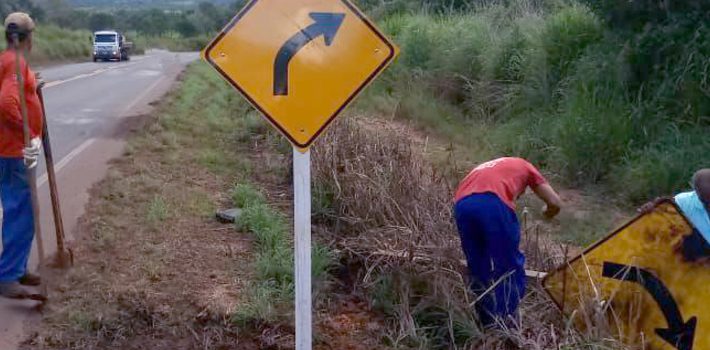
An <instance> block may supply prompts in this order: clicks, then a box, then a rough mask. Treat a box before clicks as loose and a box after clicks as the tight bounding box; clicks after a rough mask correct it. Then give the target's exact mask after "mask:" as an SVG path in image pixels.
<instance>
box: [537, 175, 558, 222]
mask: <svg viewBox="0 0 710 350" xmlns="http://www.w3.org/2000/svg"><path fill="white" fill-rule="evenodd" d="M533 191H534V192H535V194H536V195H537V196H538V197H540V199H542V200H543V201H544V202H545V209H544V212H543V215H544V216H545V218H547V219H552V218H553V217H555V216H556V215H557V214H559V213H560V209H561V208H562V199H560V196H559V195H558V194H557V192H555V190H554V189H553V188H552V186H550V184H548V183H544V184H541V185H538V186H535V187H533Z"/></svg>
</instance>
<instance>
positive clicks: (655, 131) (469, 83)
mask: <svg viewBox="0 0 710 350" xmlns="http://www.w3.org/2000/svg"><path fill="white" fill-rule="evenodd" d="M416 2H417V1H397V2H394V3H390V4H385V5H379V6H375V7H373V8H372V10H371V12H372V13H375V14H378V16H379V17H380V18H379V22H380V23H381V25H382V27H383V28H384V30H385V31H386V32H388V33H389V34H390V35H392V36H393V38H394V40H395V41H396V42H397V43H398V44H399V45H400V46H401V49H402V54H401V57H400V59H399V61H398V62H397V64H395V65H394V66H393V67H392V69H391V70H389V71H388V72H387V73H386V74H385V76H384V79H381V80H380V81H379V82H378V83H376V84H375V86H374V87H373V89H372V90H371V91H370V92H369V93H368V97H369V98H367V99H365V100H364V103H361V104H360V105H361V106H363V107H364V108H368V109H369V110H373V109H375V110H376V111H377V112H379V113H384V114H386V115H393V116H394V117H396V118H406V119H411V120H415V121H417V122H418V123H420V125H422V126H424V127H426V128H428V129H429V130H433V131H436V132H438V133H439V134H440V135H443V136H444V137H446V138H449V139H450V140H451V142H453V143H455V144H459V145H463V146H464V147H465V149H466V151H467V152H470V153H476V154H478V156H477V157H478V158H479V159H483V158H485V157H492V156H498V155H506V154H508V155H509V154H513V155H520V156H524V157H527V158H530V159H531V160H532V161H534V162H536V163H538V164H541V165H542V166H544V167H546V168H547V169H548V170H549V171H553V172H555V173H558V174H560V175H561V177H562V178H563V179H564V180H565V181H566V182H567V183H568V184H571V185H573V186H578V185H582V186H594V187H597V188H598V187H600V186H599V185H601V187H602V188H603V189H604V190H605V191H606V192H608V193H614V194H615V195H614V196H613V197H619V198H620V199H622V200H631V201H635V202H640V201H645V200H647V199H649V198H651V197H653V196H656V195H662V194H663V195H667V194H669V193H672V192H674V191H680V190H684V189H686V188H687V183H688V179H689V177H690V175H691V174H692V173H693V171H694V170H696V169H698V168H700V167H703V166H708V165H709V164H710V163H708V162H710V158H709V157H708V154H710V138H709V137H707V135H709V134H710V117H709V116H710V102H709V101H710V80H709V79H708V73H709V72H710V26H709V25H708V23H710V18H709V17H708V13H710V8H708V5H707V3H705V5H703V4H701V3H700V2H687V4H686V3H685V2H684V3H681V4H674V5H673V6H670V7H668V8H667V9H664V8H660V7H659V6H660V5H658V4H656V2H654V1H647V2H644V5H638V6H637V5H636V2H626V3H619V2H615V1H601V2H596V1H595V2H593V4H594V8H589V7H587V6H585V5H584V4H582V3H580V2H578V1H528V0H516V1H511V2H498V1H492V2H488V3H487V5H476V6H472V7H466V6H464V5H463V3H459V2H452V3H450V6H443V3H441V4H440V3H439V2H436V1H434V2H431V3H428V6H430V7H433V9H431V10H430V11H428V12H422V11H421V9H416V7H412V6H404V5H409V4H411V3H416ZM446 3H447V4H449V2H446ZM437 4H439V5H442V6H441V7H439V8H436V5H437ZM693 4H695V5H693ZM457 6H458V7H457ZM442 7H444V9H442Z"/></svg>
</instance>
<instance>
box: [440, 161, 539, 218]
mask: <svg viewBox="0 0 710 350" xmlns="http://www.w3.org/2000/svg"><path fill="white" fill-rule="evenodd" d="M545 183H547V180H545V178H544V177H543V176H542V174H540V171H539V170H537V168H535V167H534V166H533V165H532V164H530V163H529V162H528V161H527V160H525V159H522V158H514V157H505V158H498V159H494V160H491V161H489V162H486V163H483V164H481V165H479V166H477V167H476V168H475V169H473V170H472V171H471V172H470V173H469V174H468V175H467V176H466V177H465V178H464V179H463V181H461V183H460V184H459V187H458V189H457V190H456V195H455V197H454V201H455V202H458V201H459V200H461V199H462V198H464V197H466V196H469V195H471V194H474V193H486V192H491V193H494V194H495V195H497V196H498V198H500V199H501V200H502V201H503V202H504V203H505V204H507V205H508V206H509V207H510V208H512V209H515V200H516V199H517V198H518V197H519V196H520V195H521V194H523V192H525V189H526V188H527V187H528V186H530V187H537V186H540V185H542V184H545Z"/></svg>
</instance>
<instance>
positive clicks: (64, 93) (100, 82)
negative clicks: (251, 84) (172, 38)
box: [0, 51, 198, 350]
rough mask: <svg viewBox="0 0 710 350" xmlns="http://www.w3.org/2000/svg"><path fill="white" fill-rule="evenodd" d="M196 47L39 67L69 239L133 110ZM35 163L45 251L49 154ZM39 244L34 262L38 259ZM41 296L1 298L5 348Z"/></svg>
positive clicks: (49, 242) (48, 246)
mask: <svg viewBox="0 0 710 350" xmlns="http://www.w3.org/2000/svg"><path fill="white" fill-rule="evenodd" d="M197 58H198V54H197V53H180V54H176V53H169V52H166V51H150V52H148V53H147V54H146V55H145V56H134V57H132V59H131V61H128V62H98V63H94V62H87V63H77V64H69V65H63V66H56V67H51V68H47V69H42V68H39V69H36V70H37V71H39V72H40V74H41V75H42V78H43V79H44V80H45V81H46V82H47V84H46V86H45V88H44V97H45V103H46V108H47V120H48V127H49V132H50V136H51V142H52V150H53V155H54V162H55V163H54V164H55V169H56V171H57V179H58V187H59V193H60V198H61V204H62V211H63V214H64V223H65V228H66V232H67V235H68V236H69V237H68V239H70V240H71V239H72V236H71V234H72V232H73V231H74V229H75V228H76V224H77V219H78V218H79V217H80V216H81V215H82V213H83V210H84V206H85V205H86V203H87V200H88V197H89V196H88V190H89V189H90V188H91V186H93V185H94V184H95V183H96V182H98V181H99V180H100V179H101V178H103V176H104V175H105V172H106V170H107V167H108V161H109V160H110V159H112V158H114V157H117V156H119V155H120V154H121V152H122V150H123V146H124V140H123V139H122V137H123V136H122V135H125V133H124V131H126V130H124V129H126V128H128V127H129V126H130V125H131V123H130V120H131V118H132V117H136V116H140V115H143V114H146V113H149V112H150V109H151V107H150V104H151V102H153V101H156V100H159V99H160V98H161V97H162V96H163V95H164V94H165V93H166V92H167V91H168V90H169V89H170V87H171V85H172V83H173V82H174V81H175V79H176V78H177V76H178V75H179V74H180V72H182V71H183V70H184V68H185V66H186V65H187V64H188V63H189V62H192V61H194V60H196V59H197ZM40 164H42V165H41V167H39V168H38V186H39V198H40V212H41V214H40V216H41V221H42V233H43V234H42V236H43V237H44V239H43V241H44V245H45V250H46V254H47V255H52V254H54V253H56V239H55V229H54V225H53V222H52V219H51V218H52V211H51V206H50V204H49V203H50V202H49V192H48V186H47V177H46V175H45V167H44V159H43V160H42V161H41V162H40ZM37 261H38V259H37V254H36V246H34V247H33V254H32V258H31V261H30V269H32V270H34V268H35V267H36V266H37ZM35 306H36V302H32V301H11V300H6V299H0V349H2V350H12V349H15V348H16V347H17V345H18V343H19V342H20V341H21V340H22V339H23V337H24V334H23V329H24V328H25V325H26V323H27V322H31V321H32V320H36V319H38V318H39V313H38V312H37V311H36V309H35V308H34V307H35Z"/></svg>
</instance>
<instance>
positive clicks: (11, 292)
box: [0, 282, 32, 299]
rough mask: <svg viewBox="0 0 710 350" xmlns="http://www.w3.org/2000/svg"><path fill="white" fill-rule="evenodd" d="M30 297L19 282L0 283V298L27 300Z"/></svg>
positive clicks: (30, 294)
mask: <svg viewBox="0 0 710 350" xmlns="http://www.w3.org/2000/svg"><path fill="white" fill-rule="evenodd" d="M31 296H32V293H30V292H29V291H28V290H26V289H25V288H24V287H22V285H20V283H19V282H0V297H4V298H9V299H27V298H29V297H31Z"/></svg>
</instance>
